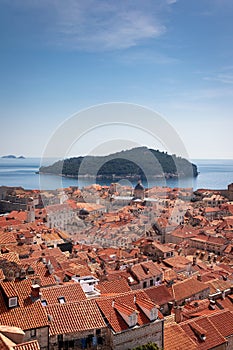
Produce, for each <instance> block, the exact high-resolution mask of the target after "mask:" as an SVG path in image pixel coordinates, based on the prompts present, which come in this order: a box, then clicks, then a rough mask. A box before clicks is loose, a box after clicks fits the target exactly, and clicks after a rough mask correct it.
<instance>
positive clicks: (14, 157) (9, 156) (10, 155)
mask: <svg viewBox="0 0 233 350" xmlns="http://www.w3.org/2000/svg"><path fill="white" fill-rule="evenodd" d="M1 158H5V159H25V157H24V156H19V157H16V156H15V155H14V154H8V155H7V156H2V157H1Z"/></svg>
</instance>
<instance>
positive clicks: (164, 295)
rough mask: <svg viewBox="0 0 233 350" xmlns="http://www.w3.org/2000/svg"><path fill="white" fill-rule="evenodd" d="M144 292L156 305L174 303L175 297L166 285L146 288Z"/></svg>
mask: <svg viewBox="0 0 233 350" xmlns="http://www.w3.org/2000/svg"><path fill="white" fill-rule="evenodd" d="M144 292H145V293H146V294H147V295H148V297H149V298H150V299H151V300H152V301H153V302H154V303H155V304H158V305H160V306H161V305H164V304H167V303H169V302H173V301H174V298H173V296H172V295H171V294H170V292H169V290H168V288H167V287H166V286H165V285H161V286H158V287H156V286H154V287H150V288H146V289H144Z"/></svg>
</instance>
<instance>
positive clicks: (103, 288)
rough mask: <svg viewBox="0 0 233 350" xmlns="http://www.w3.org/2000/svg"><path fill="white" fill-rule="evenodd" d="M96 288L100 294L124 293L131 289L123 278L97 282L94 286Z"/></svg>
mask: <svg viewBox="0 0 233 350" xmlns="http://www.w3.org/2000/svg"><path fill="white" fill-rule="evenodd" d="M96 289H98V290H99V291H100V293H101V294H109V293H116V294H117V293H125V292H129V291H130V290H131V289H130V287H129V285H128V283H127V282H126V280H125V279H124V278H122V279H119V280H114V281H105V282H102V283H99V284H98V285H97V286H96Z"/></svg>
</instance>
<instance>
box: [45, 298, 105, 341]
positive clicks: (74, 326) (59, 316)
mask: <svg viewBox="0 0 233 350" xmlns="http://www.w3.org/2000/svg"><path fill="white" fill-rule="evenodd" d="M45 310H46V312H47V314H48V315H50V316H51V317H50V319H51V321H50V329H49V332H50V335H51V336H52V335H56V334H69V333H75V332H81V331H86V330H92V329H96V328H105V327H106V324H105V322H104V319H103V317H102V315H101V312H100V310H99V308H98V307H97V304H96V301H95V300H85V301H81V302H80V303H70V304H54V305H50V306H46V307H45Z"/></svg>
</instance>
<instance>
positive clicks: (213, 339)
mask: <svg viewBox="0 0 233 350" xmlns="http://www.w3.org/2000/svg"><path fill="white" fill-rule="evenodd" d="M179 325H180V326H181V327H182V329H183V330H184V331H185V333H186V334H187V336H188V337H189V338H191V339H192V340H193V341H194V342H195V343H196V345H197V347H198V350H208V349H212V348H214V347H217V346H220V345H221V344H225V343H226V339H225V338H224V337H223V336H222V335H221V334H220V333H219V331H218V330H217V328H216V327H215V326H214V324H213V323H212V322H211V321H210V319H209V317H206V316H203V317H199V318H195V319H194V320H191V321H185V322H182V323H180V324H179ZM201 334H202V335H203V336H204V337H203V338H201Z"/></svg>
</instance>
